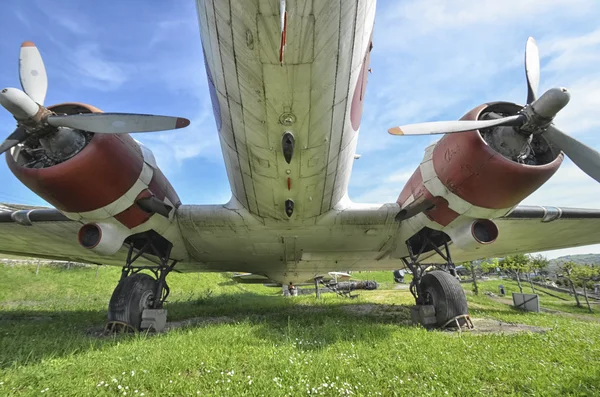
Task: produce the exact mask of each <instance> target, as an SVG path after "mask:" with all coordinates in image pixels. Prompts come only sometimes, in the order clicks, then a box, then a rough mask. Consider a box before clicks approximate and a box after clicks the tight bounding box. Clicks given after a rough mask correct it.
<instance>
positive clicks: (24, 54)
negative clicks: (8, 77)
mask: <svg viewBox="0 0 600 397" xmlns="http://www.w3.org/2000/svg"><path fill="white" fill-rule="evenodd" d="M19 78H20V79H21V87H22V88H23V91H25V93H26V94H27V95H29V97H30V98H31V99H33V100H34V101H35V102H37V103H38V104H40V105H43V104H44V99H45V98H46V91H47V90H48V76H47V75H46V68H45V67H44V61H42V56H41V55H40V52H39V51H38V49H37V47H36V46H35V44H33V43H32V42H31V41H25V42H24V43H23V44H21V52H20V54H19Z"/></svg>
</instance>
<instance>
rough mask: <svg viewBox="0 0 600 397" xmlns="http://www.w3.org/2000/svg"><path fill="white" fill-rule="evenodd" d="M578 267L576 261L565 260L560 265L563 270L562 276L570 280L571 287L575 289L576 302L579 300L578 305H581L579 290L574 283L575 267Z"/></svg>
mask: <svg viewBox="0 0 600 397" xmlns="http://www.w3.org/2000/svg"><path fill="white" fill-rule="evenodd" d="M576 267H577V264H576V263H575V262H570V261H569V262H565V263H563V264H562V265H561V266H560V270H562V272H563V273H562V277H564V278H566V279H567V280H569V284H571V289H572V290H573V296H575V302H577V307H581V303H580V302H579V296H577V290H576V289H575V284H574V283H573V278H574V274H573V269H575V268H576Z"/></svg>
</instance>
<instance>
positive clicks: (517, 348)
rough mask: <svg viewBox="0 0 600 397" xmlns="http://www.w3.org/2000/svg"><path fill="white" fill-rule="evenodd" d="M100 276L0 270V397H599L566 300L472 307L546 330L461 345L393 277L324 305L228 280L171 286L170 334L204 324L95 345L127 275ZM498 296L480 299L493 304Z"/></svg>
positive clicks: (596, 327) (587, 326) (599, 329)
mask: <svg viewBox="0 0 600 397" xmlns="http://www.w3.org/2000/svg"><path fill="white" fill-rule="evenodd" d="M97 274H98V275H97V277H96V268H71V269H69V270H67V269H60V268H55V267H42V268H41V269H40V273H39V275H38V276H35V266H14V267H9V266H4V267H0V395H9V396H10V395H40V394H43V395H51V396H81V395H101V396H102V395H106V396H114V395H125V396H141V395H142V394H143V395H144V396H180V395H203V396H224V395H227V396H229V395H231V396H261V395H264V396H272V395H276V396H283V395H292V396H300V395H302V396H311V395H327V396H342V395H359V396H369V395H372V396H378V395H379V396H394V395H409V394H410V395H441V396H444V395H455V396H462V395H487V396H490V395H492V396H493V395H595V394H599V393H600V372H599V370H598V368H600V323H599V322H598V321H595V320H596V319H599V318H600V317H598V314H593V315H591V316H589V315H585V316H583V315H581V316H579V313H582V314H585V312H583V311H582V312H579V311H578V310H573V306H574V301H572V299H571V300H569V301H562V300H560V299H557V298H553V297H550V296H548V295H544V294H541V302H542V306H543V307H546V305H555V306H556V307H560V309H556V310H560V312H558V313H553V314H549V313H540V314H536V313H523V312H520V311H516V310H514V309H512V308H511V307H510V306H508V305H507V304H505V303H504V302H503V301H501V300H498V299H494V298H490V297H489V296H487V295H485V294H482V293H481V294H480V295H479V296H474V295H472V294H471V293H469V294H468V299H469V302H470V307H471V312H472V315H473V316H474V317H489V318H494V319H498V320H502V321H507V322H518V323H523V324H529V325H537V326H542V327H548V328H551V330H550V331H548V332H546V333H542V334H538V333H521V334H495V335H475V334H462V335H458V334H455V333H448V332H441V331H426V330H425V329H423V328H421V327H415V326H411V325H409V324H408V321H407V320H408V319H409V318H410V312H409V306H408V305H410V304H411V303H412V297H411V296H410V293H409V292H408V291H407V290H394V289H391V288H393V287H392V286H393V284H391V277H392V276H391V273H390V274H389V275H388V272H372V273H367V272H364V273H360V274H356V275H357V276H359V277H360V278H363V279H371V280H373V279H374V280H376V281H378V282H380V283H384V287H389V288H388V289H380V290H377V291H360V296H359V297H358V298H357V299H354V300H346V299H343V298H340V297H338V296H335V295H333V294H324V295H323V298H322V299H321V300H320V301H317V300H316V299H315V298H314V297H312V296H300V297H297V298H293V299H291V298H290V299H286V298H282V297H280V296H279V295H280V289H278V288H267V287H263V286H257V285H238V284H233V283H231V282H230V280H229V279H228V277H227V275H224V274H201V275H200V277H198V276H197V275H194V274H191V275H180V274H172V275H170V276H169V284H170V286H171V289H172V295H171V297H170V299H169V301H170V302H169V303H168V304H167V309H168V310H169V320H170V321H182V320H186V319H190V318H200V320H199V322H197V323H195V324H193V325H189V326H184V327H180V328H177V329H174V330H171V331H169V332H168V333H165V334H160V335H152V334H144V333H141V334H138V335H118V336H112V337H99V336H98V332H99V330H101V328H102V326H103V323H104V321H105V317H106V306H107V302H108V300H109V298H110V294H111V293H112V289H113V288H114V286H115V285H116V282H117V279H118V277H119V269H115V268H104V267H101V268H99V269H98V273H97ZM386 277H389V280H388V279H386ZM388 283H389V285H388ZM498 283H499V282H497V281H489V282H486V283H482V284H481V285H480V288H481V290H483V291H485V290H490V291H493V292H494V293H496V292H497V291H498V289H497V284H498ZM502 283H503V284H504V285H505V287H506V288H507V290H508V292H509V293H510V292H512V291H513V290H515V289H516V284H514V285H513V283H512V282H510V281H507V280H502ZM463 286H464V288H465V289H470V284H464V285H463ZM524 287H525V286H524ZM525 288H526V287H525ZM526 292H527V290H526ZM567 297H568V295H567ZM599 311H600V308H599ZM563 312H565V314H563Z"/></svg>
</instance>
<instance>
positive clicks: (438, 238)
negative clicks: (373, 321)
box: [402, 229, 472, 328]
mask: <svg viewBox="0 0 600 397" xmlns="http://www.w3.org/2000/svg"><path fill="white" fill-rule="evenodd" d="M449 241H450V240H449V238H448V237H447V236H446V235H445V234H444V233H441V232H438V231H434V230H431V229H423V230H422V231H421V232H419V233H417V234H416V235H415V236H413V238H411V239H410V240H408V241H407V242H406V246H407V248H408V254H409V257H408V258H402V261H403V262H404V264H405V265H406V267H407V268H408V269H409V270H410V271H411V272H412V275H413V279H412V281H411V282H410V292H411V293H412V295H413V296H414V297H415V301H416V304H417V310H419V309H423V308H424V307H425V306H430V307H431V306H433V308H434V309H435V320H433V319H432V320H430V321H429V322H428V324H427V325H433V324H435V325H436V326H438V327H447V326H457V327H461V326H463V325H467V326H468V327H469V328H472V322H471V319H470V318H469V314H468V313H469V310H468V306H467V298H466V296H465V292H464V290H463V289H462V287H461V285H460V282H459V281H458V279H457V276H456V267H455V266H454V262H452V257H451V256H450V249H449V247H448V242H449ZM440 247H441V248H442V249H443V250H442V249H440ZM429 251H435V252H436V253H437V254H438V255H439V256H440V257H441V258H442V259H443V260H444V261H445V263H440V264H427V265H422V264H421V263H420V261H419V259H420V257H421V255H422V254H423V253H425V252H429ZM432 266H434V267H436V268H437V269H436V270H432V271H427V270H428V269H429V268H431V267H432ZM420 313H428V314H427V316H429V317H430V318H431V317H433V313H430V312H427V311H424V310H421V311H420ZM422 322H423V321H422Z"/></svg>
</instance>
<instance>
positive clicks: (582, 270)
mask: <svg viewBox="0 0 600 397" xmlns="http://www.w3.org/2000/svg"><path fill="white" fill-rule="evenodd" d="M598 275H600V272H599V271H598V268H595V267H592V266H590V265H583V264H577V265H575V266H573V267H572V270H571V278H572V279H573V280H574V281H575V282H576V283H578V284H581V285H582V286H583V296H584V297H585V303H586V305H587V308H588V311H589V312H590V313H591V312H592V308H591V306H590V301H589V300H588V295H587V283H588V282H589V281H590V280H592V279H594V278H595V277H597V276H598Z"/></svg>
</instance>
